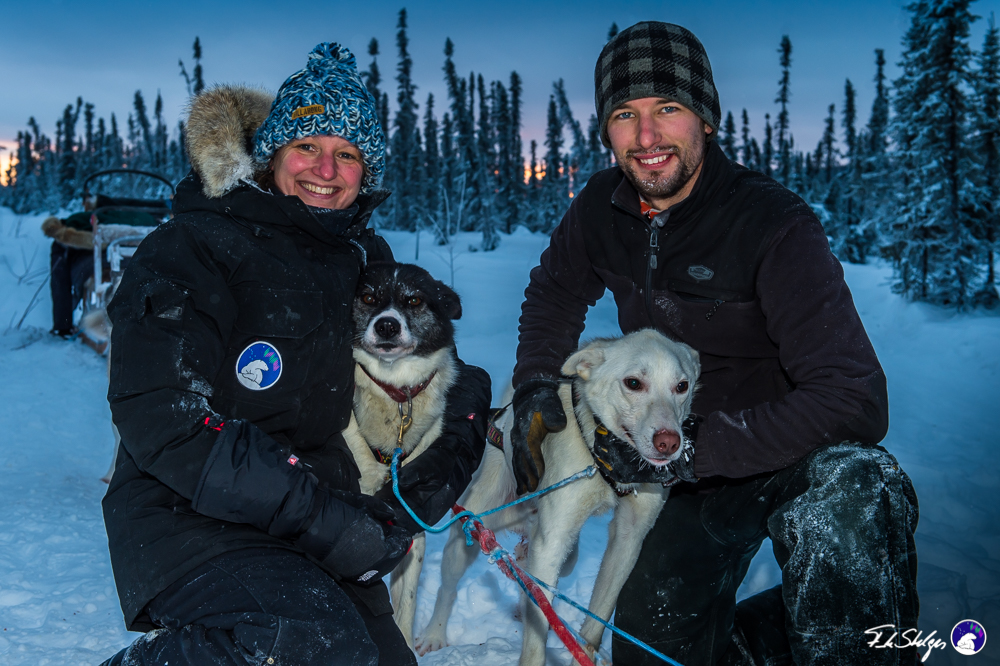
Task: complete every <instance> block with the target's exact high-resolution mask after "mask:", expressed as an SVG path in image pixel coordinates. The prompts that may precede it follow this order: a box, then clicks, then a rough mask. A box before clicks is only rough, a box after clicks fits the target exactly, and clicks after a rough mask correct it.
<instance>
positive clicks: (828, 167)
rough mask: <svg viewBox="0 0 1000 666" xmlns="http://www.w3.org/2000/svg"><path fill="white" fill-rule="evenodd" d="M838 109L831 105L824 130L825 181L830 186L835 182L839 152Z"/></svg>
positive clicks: (822, 141)
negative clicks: (837, 146) (837, 148)
mask: <svg viewBox="0 0 1000 666" xmlns="http://www.w3.org/2000/svg"><path fill="white" fill-rule="evenodd" d="M836 110H837V107H836V105H835V104H831V105H830V106H829V108H828V109H827V116H826V126H825V128H824V129H823V138H822V139H821V141H820V142H821V143H822V144H823V163H822V168H823V180H824V181H825V182H826V184H827V185H829V184H830V183H831V182H833V172H834V169H835V168H836V166H837V151H836V148H835V147H834V145H835V144H836V143H837V118H836V115H835V113H836Z"/></svg>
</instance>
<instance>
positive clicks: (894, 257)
mask: <svg viewBox="0 0 1000 666" xmlns="http://www.w3.org/2000/svg"><path fill="white" fill-rule="evenodd" d="M973 1H974V0H916V1H915V2H912V3H911V4H909V5H908V6H907V8H906V9H907V11H908V12H909V13H910V25H909V29H908V30H907V32H906V34H905V36H904V38H903V41H902V45H901V54H900V56H899V60H898V65H899V69H900V75H899V77H898V78H897V79H895V80H892V81H890V80H888V79H887V76H886V74H885V65H886V55H885V52H884V51H883V50H882V49H878V50H876V51H875V52H874V53H873V60H872V79H871V81H867V82H859V83H857V84H856V83H855V82H852V81H850V80H845V82H844V87H843V90H842V91H831V103H830V105H829V108H828V113H827V115H826V118H825V119H823V121H822V122H823V133H822V137H821V139H820V141H819V142H818V144H817V145H816V146H815V147H814V148H810V147H808V146H798V145H796V144H795V140H794V137H793V135H792V132H791V129H790V127H791V126H790V122H789V101H790V99H791V80H792V76H791V73H792V62H793V46H792V41H791V39H790V37H789V36H784V37H782V39H781V41H780V44H779V45H778V48H777V50H776V56H777V57H776V64H777V69H776V71H777V72H779V77H778V79H777V85H776V93H775V100H774V103H775V109H774V110H775V114H774V116H773V117H772V116H771V114H767V115H766V116H765V118H764V121H765V124H764V134H763V136H762V137H755V136H753V134H752V132H751V130H750V126H751V119H750V117H749V115H748V113H747V111H746V109H745V108H744V109H737V108H736V107H733V108H730V109H726V108H724V109H723V123H722V128H721V131H720V133H719V136H718V137H717V140H718V141H719V143H720V146H721V147H722V148H723V150H724V151H725V152H726V154H727V155H728V156H729V157H730V158H731V159H733V160H736V161H738V162H740V163H741V164H743V165H745V166H746V167H748V168H750V169H754V170H756V171H760V172H762V173H764V174H767V175H769V176H770V177H772V178H774V179H775V180H777V181H778V182H780V183H781V184H783V185H785V186H786V187H788V188H790V189H792V190H794V191H795V192H797V193H798V194H799V195H801V196H802V197H803V198H804V199H805V200H806V201H807V202H809V203H810V204H811V206H812V208H813V209H814V210H815V211H816V214H817V215H818V216H819V218H820V220H821V221H822V223H823V225H824V227H825V229H826V233H827V236H828V237H829V239H830V244H831V247H832V249H833V251H834V252H835V254H836V255H837V256H838V257H839V258H840V259H841V260H843V261H849V262H854V263H865V262H867V261H870V260H872V259H873V258H878V257H881V258H882V259H884V260H887V261H889V262H891V265H892V266H893V275H894V282H893V289H894V291H896V292H898V293H901V294H904V295H905V296H907V297H908V298H910V299H912V300H918V301H924V302H928V303H933V304H937V305H942V306H947V307H951V308H956V309H959V310H968V309H972V308H976V307H984V308H995V307H996V306H997V305H998V303H1000V297H998V291H997V282H996V275H995V265H996V250H997V247H998V236H1000V212H998V206H1000V30H998V28H997V26H996V25H995V22H994V19H993V17H992V16H991V17H989V19H988V25H987V29H986V31H985V37H984V39H983V42H982V44H981V45H979V50H976V48H975V45H972V44H970V26H971V25H972V24H973V22H974V21H976V20H979V17H977V16H975V15H974V14H973V12H972V9H971V4H972V2H973ZM396 29H397V32H396V40H395V42H396V43H395V51H396V70H395V77H394V84H395V95H396V97H395V104H394V105H392V104H390V95H389V92H388V91H389V89H390V88H391V86H392V83H391V82H389V81H387V80H385V79H384V78H383V75H382V71H381V69H380V67H379V61H380V58H383V56H382V53H381V51H380V45H379V43H378V42H377V41H376V40H375V39H372V40H371V42H370V43H369V45H368V53H367V55H368V58H369V60H368V63H367V68H366V69H365V70H364V71H363V73H362V74H363V76H364V78H365V81H366V83H367V85H368V88H369V90H370V91H371V92H372V94H373V96H374V98H375V100H376V103H377V105H378V112H379V116H380V118H381V121H382V127H383V128H384V129H385V132H386V136H387V139H388V153H387V163H386V176H385V181H384V186H385V187H386V188H388V189H390V190H392V191H393V193H394V194H393V196H392V197H390V198H389V200H388V201H387V202H386V204H385V205H383V206H382V207H380V208H379V210H378V214H377V216H376V219H375V222H374V223H375V224H376V225H377V226H378V227H380V228H386V229H403V230H410V231H420V232H423V233H428V234H430V235H432V237H433V238H434V239H435V240H436V242H438V243H439V244H449V243H450V242H451V240H452V238H453V236H454V235H455V234H456V233H457V232H459V231H476V232H480V233H481V240H480V242H479V244H478V246H476V247H472V248H470V249H472V250H481V251H489V250H492V249H494V248H496V247H497V245H498V244H499V243H500V242H501V239H502V234H509V233H510V232H512V231H513V230H514V229H515V228H516V227H519V226H520V227H525V228H527V229H528V230H530V231H539V232H551V231H552V229H554V228H555V226H556V225H557V224H558V223H559V220H560V219H561V217H562V215H563V213H564V212H565V210H566V208H567V207H568V206H569V204H570V203H571V200H572V197H573V196H574V195H575V194H576V193H577V192H579V191H580V189H581V188H583V187H584V186H585V185H586V183H587V180H588V178H589V177H590V176H591V175H592V174H593V173H595V172H596V171H598V170H600V169H605V168H608V167H610V166H611V165H612V163H613V160H612V156H611V154H610V152H609V151H608V150H606V149H605V148H604V147H603V146H602V144H601V140H600V132H599V128H598V126H597V118H596V116H595V115H593V114H591V115H590V117H589V119H588V120H586V121H584V122H581V120H579V119H577V118H576V117H575V116H574V114H573V112H572V110H571V109H570V105H569V102H568V101H567V97H566V91H565V87H564V84H563V81H562V80H561V79H560V80H557V81H555V82H553V84H552V90H551V94H550V95H549V99H548V109H547V111H548V113H547V129H546V133H545V140H544V143H543V145H537V143H536V142H535V141H531V142H530V144H529V145H527V146H525V145H523V142H522V139H521V131H520V130H521V126H522V122H521V114H522V92H523V90H522V81H521V78H520V76H519V75H518V73H517V72H516V71H515V72H511V73H510V77H509V79H507V80H503V81H499V80H498V81H486V80H485V79H484V78H483V76H482V75H481V74H476V73H475V72H472V73H469V75H468V76H465V75H463V74H460V73H459V69H458V65H457V64H456V53H455V48H454V45H453V44H452V42H451V40H446V42H445V44H444V49H443V55H444V62H443V67H442V71H443V77H444V81H445V83H446V89H447V99H445V100H435V99H434V96H433V95H428V96H427V97H426V98H425V99H420V100H418V99H417V95H416V88H417V86H416V84H415V82H414V81H413V79H412V78H411V71H412V65H413V62H412V59H411V56H410V53H409V38H408V34H407V14H406V10H405V9H403V10H400V12H399V15H398V22H397V25H396ZM617 31H618V28H617V27H616V26H615V25H612V26H611V28H610V30H609V32H608V35H607V36H608V38H609V39H610V38H611V37H613V36H614V35H615V34H617ZM201 55H202V54H201V45H200V43H199V41H198V40H197V39H196V40H195V42H194V49H193V61H192V65H193V66H192V67H191V70H190V72H189V71H188V68H187V66H186V65H185V64H184V62H183V61H181V62H180V73H181V76H183V77H184V79H185V81H186V82H187V87H188V92H189V94H191V95H197V94H198V93H199V92H200V91H201V90H202V89H203V88H204V86H205V84H204V74H203V70H202V63H201V60H202V57H201ZM358 55H359V60H360V59H362V54H358ZM362 67H364V65H362ZM857 85H866V86H867V85H871V86H873V88H874V102H873V103H872V106H871V109H870V110H865V109H858V108H857V105H856V103H855V100H856V91H857ZM726 101H727V100H725V99H724V100H723V102H726ZM866 111H867V114H866V113H865V112H866ZM865 115H867V119H865V117H864V116H865ZM16 140H17V147H16V148H15V149H14V150H15V154H14V155H13V156H12V159H11V164H10V167H9V169H8V172H7V173H6V174H5V175H6V183H7V184H6V185H5V186H2V187H0V205H5V206H10V207H11V208H12V209H13V210H14V211H15V212H17V213H32V212H42V211H52V212H55V211H58V210H60V209H65V208H72V207H78V206H79V199H80V197H81V194H82V187H83V182H84V180H85V179H86V177H87V176H88V175H90V174H91V173H93V172H95V171H98V170H101V169H106V168H114V167H123V166H127V167H129V168H135V169H142V170H148V171H154V172H157V173H160V174H162V175H164V176H166V177H167V178H168V179H169V180H171V181H172V182H177V181H179V180H180V179H181V178H183V177H184V175H185V174H186V173H187V171H188V169H189V168H190V167H189V165H188V160H187V154H186V151H185V146H184V141H183V121H181V123H180V126H179V127H176V128H171V127H168V126H167V124H166V123H165V121H164V117H163V101H162V99H161V98H160V97H159V95H157V98H156V100H155V102H154V103H153V105H152V108H151V109H150V107H149V106H148V105H147V102H146V100H145V98H144V97H143V95H142V93H141V91H136V93H135V97H134V99H133V104H132V111H131V112H130V113H129V114H128V117H127V118H126V119H125V122H124V125H123V126H122V125H120V124H119V122H118V119H117V118H116V117H115V116H114V114H111V116H110V118H109V119H108V120H107V121H106V120H105V119H104V118H103V117H95V110H94V105H93V104H90V103H87V102H85V101H84V100H83V99H82V98H78V99H77V100H76V101H75V102H72V103H70V104H68V105H67V106H66V108H65V109H64V110H63V112H62V115H61V117H58V118H57V119H56V123H55V136H54V137H49V136H47V135H46V134H45V133H44V132H43V131H42V127H41V126H40V124H39V122H38V120H36V119H35V118H34V117H32V118H29V119H28V121H27V127H26V129H25V130H24V131H22V132H19V133H18V135H17V138H16ZM107 187H111V188H117V189H118V190H119V191H118V192H114V191H108V189H107ZM136 187H137V185H136V184H135V183H133V182H131V181H129V180H128V179H127V178H125V177H119V178H117V179H116V180H115V182H113V183H110V184H108V183H106V184H105V189H102V192H103V193H107V194H120V195H122V196H156V195H162V192H154V191H136Z"/></svg>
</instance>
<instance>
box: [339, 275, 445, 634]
mask: <svg viewBox="0 0 1000 666" xmlns="http://www.w3.org/2000/svg"><path fill="white" fill-rule="evenodd" d="M353 316H354V333H355V338H354V360H355V361H356V364H355V371H354V381H355V388H354V411H353V414H352V416H351V422H350V425H349V426H348V427H347V429H346V430H345V431H344V433H343V434H344V438H345V440H346V441H347V445H348V447H349V448H350V450H351V454H352V455H353V456H354V461H355V462H356V463H357V465H358V468H359V469H360V470H361V492H363V493H365V494H368V495H373V494H375V493H376V492H377V491H378V490H379V489H380V488H381V487H382V486H383V485H385V483H386V482H387V481H388V479H389V465H388V463H389V461H390V460H391V458H392V454H393V451H394V449H395V448H396V447H397V445H399V446H401V448H402V449H403V453H404V456H405V457H404V459H403V462H402V464H403V465H405V464H407V462H409V461H411V460H413V459H414V458H415V457H416V456H418V455H420V453H421V452H423V451H424V450H425V449H426V448H427V447H428V446H429V445H430V443H431V442H433V441H434V440H435V439H437V437H438V436H439V435H440V434H441V430H442V427H443V423H444V409H445V396H446V394H447V393H448V389H449V388H450V387H451V385H452V384H453V383H454V382H455V378H456V375H457V372H458V371H457V368H456V354H455V340H454V326H453V325H452V320H455V319H458V318H459V317H461V316H462V304H461V301H460V300H459V297H458V294H456V293H455V292H454V291H453V290H452V289H451V288H449V287H448V286H447V285H445V284H444V283H442V282H439V281H437V280H435V279H434V278H433V277H431V275H430V273H428V272H427V271H425V270H424V269H422V268H420V267H419V266H414V265H412V264H393V263H372V264H369V265H368V267H367V268H366V269H365V272H364V274H362V276H361V280H360V282H359V285H358V290H357V293H356V295H355V299H354V309H353ZM406 420H408V421H409V425H404V421H406ZM424 548H425V542H424V535H423V534H422V533H421V534H419V535H418V536H417V537H416V538H414V540H413V548H411V549H410V553H409V554H408V555H407V556H406V558H405V559H404V560H403V561H402V562H401V563H400V565H399V566H398V567H396V569H395V570H394V571H393V572H392V582H391V584H390V593H391V595H392V604H393V609H394V611H395V618H396V624H397V625H398V626H399V628H400V630H401V631H402V632H403V636H404V637H405V638H406V642H407V644H408V645H410V646H411V647H412V646H413V620H414V615H415V613H416V594H417V584H418V583H419V579H420V569H421V567H422V564H423V559H424Z"/></svg>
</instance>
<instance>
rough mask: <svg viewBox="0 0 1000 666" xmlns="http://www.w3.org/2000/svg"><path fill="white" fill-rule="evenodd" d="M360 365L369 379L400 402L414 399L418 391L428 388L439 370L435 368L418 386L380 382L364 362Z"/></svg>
mask: <svg viewBox="0 0 1000 666" xmlns="http://www.w3.org/2000/svg"><path fill="white" fill-rule="evenodd" d="M358 365H360V366H361V369H362V370H364V372H365V374H366V375H368V379H370V380H372V381H373V382H375V384H376V386H378V387H379V388H380V389H382V390H383V391H385V393H386V395H388V396H389V397H390V398H392V399H393V400H395V401H396V402H398V403H404V402H407V401H409V400H413V399H414V398H415V397H417V394H418V393H420V392H421V391H423V390H424V389H425V388H427V386H428V385H429V384H430V383H431V380H432V379H434V376H435V375H436V374H437V370H435V371H434V372H432V373H431V376H430V377H428V378H427V379H425V380H424V381H422V382H420V383H419V384H417V385H416V386H393V385H392V384H386V383H385V382H380V381H379V380H377V379H375V378H374V377H372V373H370V372H368V368H366V367H365V366H364V365H363V364H361V363H358Z"/></svg>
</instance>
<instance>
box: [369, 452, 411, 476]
mask: <svg viewBox="0 0 1000 666" xmlns="http://www.w3.org/2000/svg"><path fill="white" fill-rule="evenodd" d="M371 452H372V455H373V456H375V460H377V461H379V462H380V463H382V464H383V465H388V464H390V463H392V454H391V453H386V452H384V451H383V450H382V449H372V450H371ZM404 458H406V454H405V453H403V454H401V455H400V456H399V463H400V464H403V459H404ZM391 479H392V476H391V475H390V476H389V477H388V479H387V480H391Z"/></svg>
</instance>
